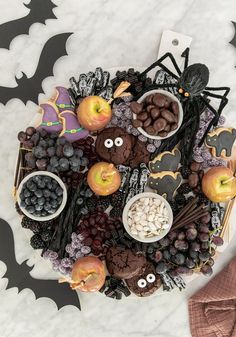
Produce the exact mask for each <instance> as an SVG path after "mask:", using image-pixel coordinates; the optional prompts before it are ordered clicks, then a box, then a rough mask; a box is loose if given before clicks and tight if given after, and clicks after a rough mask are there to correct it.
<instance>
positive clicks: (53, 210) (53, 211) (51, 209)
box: [48, 208, 56, 214]
mask: <svg viewBox="0 0 236 337" xmlns="http://www.w3.org/2000/svg"><path fill="white" fill-rule="evenodd" d="M55 212H56V209H55V208H50V209H49V210H48V213H49V214H53V213H55Z"/></svg>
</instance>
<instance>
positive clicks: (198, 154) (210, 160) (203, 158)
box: [193, 109, 225, 169]
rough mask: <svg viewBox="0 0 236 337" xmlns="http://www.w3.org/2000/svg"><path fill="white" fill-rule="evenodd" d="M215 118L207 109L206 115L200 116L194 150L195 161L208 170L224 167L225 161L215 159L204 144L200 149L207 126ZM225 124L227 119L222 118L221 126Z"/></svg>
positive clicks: (220, 120)
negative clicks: (213, 167) (209, 168)
mask: <svg viewBox="0 0 236 337" xmlns="http://www.w3.org/2000/svg"><path fill="white" fill-rule="evenodd" d="M212 118H214V115H213V113H212V112H211V111H210V110H208V109H206V110H205V111H204V113H202V114H201V116H200V123H199V129H198V132H197V134H196V139H195V145H194V148H193V159H194V160H195V161H196V162H198V163H200V164H201V167H202V168H203V169H204V168H207V167H211V166H224V165H225V161H224V160H222V159H217V158H215V157H213V156H212V155H211V153H210V151H209V149H208V148H207V147H206V146H205V145H204V144H203V145H202V146H201V147H198V144H199V142H200V140H201V138H202V137H203V135H204V133H205V131H206V129H207V126H208V124H209V122H210V121H211V120H212ZM224 123H225V117H224V116H220V119H219V125H222V124H224Z"/></svg>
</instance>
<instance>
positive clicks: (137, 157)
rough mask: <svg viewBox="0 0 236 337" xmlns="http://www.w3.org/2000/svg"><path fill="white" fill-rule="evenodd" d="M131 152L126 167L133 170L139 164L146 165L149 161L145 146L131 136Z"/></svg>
mask: <svg viewBox="0 0 236 337" xmlns="http://www.w3.org/2000/svg"><path fill="white" fill-rule="evenodd" d="M131 137H132V151H131V154H130V156H129V158H128V160H127V162H126V165H128V166H130V167H132V168H135V167H138V166H139V165H140V164H141V163H145V164H147V163H148V161H149V159H150V153H149V152H148V150H147V149H146V144H145V143H143V142H141V141H140V140H139V139H138V138H137V137H135V136H132V135H131Z"/></svg>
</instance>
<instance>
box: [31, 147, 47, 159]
mask: <svg viewBox="0 0 236 337" xmlns="http://www.w3.org/2000/svg"><path fill="white" fill-rule="evenodd" d="M33 155H34V156H35V157H36V158H37V159H42V158H44V157H46V156H47V153H46V151H45V150H44V149H43V148H42V147H41V146H39V145H38V146H35V147H34V148H33Z"/></svg>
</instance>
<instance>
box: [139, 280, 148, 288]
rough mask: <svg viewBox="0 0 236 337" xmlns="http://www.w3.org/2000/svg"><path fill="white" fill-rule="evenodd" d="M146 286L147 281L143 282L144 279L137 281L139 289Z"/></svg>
mask: <svg viewBox="0 0 236 337" xmlns="http://www.w3.org/2000/svg"><path fill="white" fill-rule="evenodd" d="M146 285H147V281H146V280H144V278H141V279H140V280H138V286H139V288H145V287H146Z"/></svg>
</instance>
